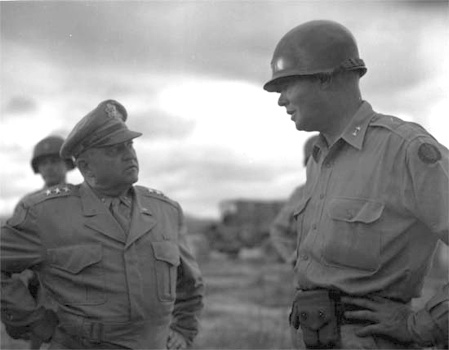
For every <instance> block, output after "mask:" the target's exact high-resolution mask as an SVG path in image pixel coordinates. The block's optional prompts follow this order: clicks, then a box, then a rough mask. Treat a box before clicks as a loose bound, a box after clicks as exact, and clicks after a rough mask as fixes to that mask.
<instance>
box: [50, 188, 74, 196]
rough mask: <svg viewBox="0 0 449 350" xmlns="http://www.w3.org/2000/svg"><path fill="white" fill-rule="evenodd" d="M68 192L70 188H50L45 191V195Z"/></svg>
mask: <svg viewBox="0 0 449 350" xmlns="http://www.w3.org/2000/svg"><path fill="white" fill-rule="evenodd" d="M68 192H70V188H69V187H68V186H64V187H61V188H59V187H55V188H50V189H48V190H47V191H45V194H46V195H47V196H50V195H52V194H60V193H68Z"/></svg>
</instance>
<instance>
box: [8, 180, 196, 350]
mask: <svg viewBox="0 0 449 350" xmlns="http://www.w3.org/2000/svg"><path fill="white" fill-rule="evenodd" d="M133 197H134V198H133V210H132V216H131V223H130V228H129V231H128V232H125V231H124V230H123V229H122V227H121V226H120V225H119V224H118V222H117V221H116V220H114V218H113V216H112V214H111V212H110V211H109V210H108V208H107V207H106V206H105V205H104V203H102V202H101V200H100V199H99V198H98V197H97V196H96V195H95V194H94V193H93V192H92V190H91V189H90V187H89V186H87V185H86V184H85V183H83V184H81V185H77V186H73V185H66V186H56V187H52V188H50V189H48V190H47V191H44V192H39V193H38V194H37V195H36V196H33V197H31V198H29V199H28V200H26V201H25V202H22V203H21V204H20V206H19V207H18V209H17V210H16V211H15V213H14V215H13V217H12V218H11V219H10V220H8V222H7V223H6V225H5V226H4V227H2V235H1V269H2V296H1V297H2V313H4V314H5V315H4V316H2V319H4V320H6V321H7V322H9V323H10V324H12V325H23V324H28V323H30V322H32V321H33V320H35V319H36V318H38V317H39V315H38V314H39V310H38V309H37V307H36V304H35V302H34V300H33V299H32V298H31V296H30V295H29V293H27V290H26V289H23V288H21V287H20V286H19V285H18V284H17V283H15V282H14V280H13V279H11V278H10V277H9V276H10V273H17V272H21V271H23V270H25V269H33V270H35V271H37V272H38V273H39V277H40V280H41V283H42V284H43V285H44V287H45V288H46V289H47V290H48V291H49V292H50V294H51V295H52V297H53V298H54V299H55V300H56V302H57V304H58V316H59V318H60V322H61V323H60V326H59V329H58V331H57V332H56V333H57V334H56V335H58V332H59V331H60V330H62V331H63V333H66V334H69V335H75V336H80V337H85V338H87V339H90V340H93V341H95V342H107V343H109V344H115V345H118V346H123V347H128V348H165V346H166V340H167V334H168V328H169V326H171V327H172V328H173V329H175V330H177V331H178V332H180V333H181V334H183V335H184V336H185V337H186V339H187V340H188V341H189V342H191V341H192V339H193V338H194V336H195V335H196V334H197V332H198V315H199V312H200V310H201V309H202V306H203V304H202V296H203V282H202V279H201V275H200V272H199V269H198V266H197V264H196V262H195V261H194V258H193V257H192V255H191V253H190V251H189V248H188V246H187V243H186V237H185V226H184V222H183V214H182V211H181V208H180V206H179V205H178V204H177V203H176V202H173V201H171V200H170V199H168V198H166V197H164V196H162V195H161V194H160V193H158V192H155V191H154V190H150V189H147V188H145V187H141V186H135V187H134V196H133ZM22 286H23V284H22ZM23 287H24V286H23Z"/></svg>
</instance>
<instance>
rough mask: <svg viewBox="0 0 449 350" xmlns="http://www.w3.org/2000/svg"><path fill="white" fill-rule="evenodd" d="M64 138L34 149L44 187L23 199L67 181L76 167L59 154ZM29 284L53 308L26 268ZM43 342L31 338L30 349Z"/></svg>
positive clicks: (35, 164)
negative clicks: (68, 175)
mask: <svg viewBox="0 0 449 350" xmlns="http://www.w3.org/2000/svg"><path fill="white" fill-rule="evenodd" d="M63 143H64V139H63V138H62V137H61V136H56V135H51V136H47V137H45V138H44V139H42V140H40V141H39V142H38V143H37V144H36V146H34V149H33V156H32V158H31V168H32V169H33V171H34V173H35V174H40V175H41V177H42V180H43V182H44V186H43V188H41V189H39V190H37V191H34V192H31V193H28V194H27V195H26V196H25V197H24V198H23V199H25V198H26V197H29V196H31V195H32V194H35V193H37V192H39V191H43V190H46V189H47V188H49V187H52V186H55V185H64V184H66V182H67V180H66V179H67V172H68V171H70V170H72V169H74V168H75V164H74V162H73V160H72V159H63V158H61V156H60V155H59V151H60V149H61V146H62V144H63ZM17 277H18V278H20V279H21V280H22V281H23V282H24V283H25V284H26V285H27V286H28V289H29V291H30V293H31V295H32V296H33V297H34V299H36V300H38V301H39V303H41V304H42V305H45V306H46V307H49V308H51V307H52V302H51V299H50V298H49V297H48V295H47V294H46V293H45V291H43V290H42V288H41V286H40V282H39V278H38V275H37V274H36V273H35V272H33V271H31V270H25V271H24V272H22V273H21V274H18V275H17ZM7 330H8V328H7ZM41 344H42V342H41V341H40V339H37V338H35V337H31V338H30V349H40V347H41Z"/></svg>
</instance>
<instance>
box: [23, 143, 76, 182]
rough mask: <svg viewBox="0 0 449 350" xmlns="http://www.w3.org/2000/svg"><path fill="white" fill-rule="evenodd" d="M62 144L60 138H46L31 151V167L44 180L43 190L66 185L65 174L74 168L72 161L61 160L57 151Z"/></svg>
mask: <svg viewBox="0 0 449 350" xmlns="http://www.w3.org/2000/svg"><path fill="white" fill-rule="evenodd" d="M63 142H64V139H63V138H62V137H60V136H48V137H46V138H44V139H42V140H41V141H39V142H38V143H37V144H36V146H35V147H34V150H33V158H32V159H31V167H32V169H33V171H34V173H35V174H40V175H41V176H42V180H44V189H46V188H48V187H51V186H55V185H62V184H65V183H66V177H67V172H68V171H70V170H72V169H74V168H75V164H74V162H73V160H72V159H63V158H61V156H60V155H59V151H60V149H61V146H62V144H63Z"/></svg>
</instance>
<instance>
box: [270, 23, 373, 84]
mask: <svg viewBox="0 0 449 350" xmlns="http://www.w3.org/2000/svg"><path fill="white" fill-rule="evenodd" d="M271 69H272V72H273V76H272V78H271V80H270V81H268V82H267V83H266V84H265V85H264V89H265V90H267V91H269V92H275V91H277V85H278V84H279V83H280V82H281V81H282V80H283V78H286V77H292V76H300V75H313V74H318V73H332V72H336V71H339V70H358V71H359V72H360V76H363V75H364V74H365V73H366V70H367V69H366V67H365V63H364V62H363V60H362V59H360V57H359V51H358V49H357V43H356V41H355V38H354V36H353V35H352V34H351V32H350V31H349V30H348V29H347V28H346V27H344V26H343V25H341V24H339V23H336V22H333V21H327V20H316V21H310V22H306V23H303V24H301V25H299V26H297V27H295V28H293V29H292V30H290V31H289V32H288V33H287V34H285V35H284V36H283V38H282V39H281V40H280V41H279V43H278V44H277V46H276V49H275V50H274V54H273V59H272V61H271Z"/></svg>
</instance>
